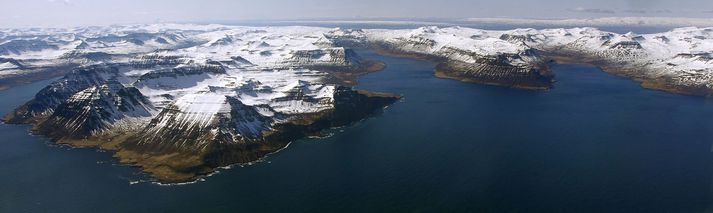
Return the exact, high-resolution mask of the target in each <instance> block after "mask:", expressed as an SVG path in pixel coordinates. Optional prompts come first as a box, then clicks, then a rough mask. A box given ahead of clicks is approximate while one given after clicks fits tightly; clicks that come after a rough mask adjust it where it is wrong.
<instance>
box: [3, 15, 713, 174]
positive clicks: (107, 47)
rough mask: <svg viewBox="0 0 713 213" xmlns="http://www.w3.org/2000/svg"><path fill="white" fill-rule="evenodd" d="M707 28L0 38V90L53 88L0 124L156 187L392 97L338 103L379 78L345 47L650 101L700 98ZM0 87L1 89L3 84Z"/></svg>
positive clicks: (167, 32)
mask: <svg viewBox="0 0 713 213" xmlns="http://www.w3.org/2000/svg"><path fill="white" fill-rule="evenodd" d="M712 33H713V29H712V28H680V29H676V30H673V31H671V32H665V33H657V34H646V35H637V34H633V33H628V34H616V33H610V32H604V31H600V30H597V29H594V28H572V29H546V30H535V29H515V30H507V31H489V30H479V29H472V28H462V27H447V28H439V27H422V28H418V29H405V30H387V29H369V30H358V29H331V28H318V27H237V26H224V25H182V24H157V25H136V26H110V27H85V28H74V29H3V30H0V87H1V86H2V84H4V83H5V82H9V81H12V79H16V80H17V79H20V80H22V81H26V80H32V79H35V78H37V76H43V77H46V76H52V75H63V77H62V78H61V79H59V80H57V81H55V82H53V83H51V84H50V85H48V86H47V87H46V88H44V89H43V90H41V91H40V92H39V93H38V94H37V95H36V96H35V98H34V99H33V100H30V101H29V102H27V103H26V104H25V105H23V106H21V107H19V108H18V109H17V110H16V111H15V112H13V113H10V114H8V115H7V116H6V117H5V119H4V120H5V121H6V122H8V123H31V124H34V125H35V132H37V133H39V134H43V135H47V136H50V137H51V138H53V139H54V140H56V141H58V142H60V143H69V144H73V145H78V146H96V147H101V148H104V149H111V150H115V151H116V153H117V154H116V156H117V157H118V158H119V159H120V160H121V161H122V162H125V163H131V164H135V165H138V166H141V167H142V168H143V169H144V170H145V171H147V172H149V173H150V174H152V175H153V176H155V177H157V178H158V179H160V180H162V181H169V182H176V181H187V180H191V179H194V178H195V177H196V176H197V175H202V174H206V173H209V172H211V171H213V170H214V169H215V168H217V167H221V166H225V165H230V164H233V163H244V162H250V161H254V160H256V159H259V158H260V157H262V156H264V155H266V154H268V153H271V152H274V151H276V150H279V149H281V148H283V147H285V146H286V145H287V144H288V143H289V142H290V141H292V140H295V139H297V138H299V137H302V136H305V135H308V134H315V133H317V132H318V131H320V130H322V129H324V128H329V127H333V126H340V125H346V124H349V123H350V122H353V121H356V120H359V119H362V118H364V117H366V116H368V115H369V114H372V113H374V112H376V111H378V110H379V109H381V108H382V107H384V106H385V105H388V104H390V103H392V102H394V101H395V100H396V99H397V98H398V96H396V95H391V94H381V93H373V92H367V91H356V90H352V89H351V88H350V87H349V86H351V85H353V84H354V78H355V76H357V75H359V74H363V73H366V72H369V71H375V70H378V69H380V68H383V64H381V63H379V62H375V61H370V60H366V59H364V58H361V57H360V56H359V55H357V53H356V52H354V51H352V50H351V49H350V48H355V47H359V48H368V49H371V50H373V51H377V52H380V53H384V54H395V55H401V56H407V57H418V58H424V59H428V60H433V61H435V62H438V65H437V67H436V70H435V74H436V75H437V76H439V77H444V78H453V79H458V80H463V81H469V82H477V83H483V84H493V85H501V86H508V87H517V88H527V89H546V88H550V87H552V86H553V79H554V78H555V76H554V75H553V74H552V73H551V72H550V71H549V69H548V63H549V62H550V61H551V60H559V61H576V62H584V63H592V64H595V65H598V66H601V67H603V68H604V69H605V70H606V71H608V72H612V73H617V74H621V75H624V76H629V77H631V78H634V79H636V80H639V81H642V83H643V85H644V86H646V87H650V88H656V89H664V90H668V91H673V92H680V93H686V94H695V95H711V94H713V89H712V88H713V57H712V56H713V34H712ZM3 80H5V82H3Z"/></svg>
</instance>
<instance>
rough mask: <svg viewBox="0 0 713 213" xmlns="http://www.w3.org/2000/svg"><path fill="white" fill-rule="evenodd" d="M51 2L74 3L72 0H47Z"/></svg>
mask: <svg viewBox="0 0 713 213" xmlns="http://www.w3.org/2000/svg"><path fill="white" fill-rule="evenodd" d="M47 2H49V3H62V4H64V5H72V1H71V0H47Z"/></svg>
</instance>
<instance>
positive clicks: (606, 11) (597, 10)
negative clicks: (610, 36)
mask: <svg viewBox="0 0 713 213" xmlns="http://www.w3.org/2000/svg"><path fill="white" fill-rule="evenodd" d="M569 11H571V12H578V13H600V14H614V13H616V11H614V10H610V9H602V8H584V7H577V8H573V9H569Z"/></svg>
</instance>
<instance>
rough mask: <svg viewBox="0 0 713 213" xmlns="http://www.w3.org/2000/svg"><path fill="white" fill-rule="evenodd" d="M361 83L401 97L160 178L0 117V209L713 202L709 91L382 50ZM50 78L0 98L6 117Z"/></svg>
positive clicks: (410, 208) (517, 207)
mask: <svg viewBox="0 0 713 213" xmlns="http://www.w3.org/2000/svg"><path fill="white" fill-rule="evenodd" d="M360 54H361V55H362V56H363V57H365V58H370V59H379V60H383V61H385V62H386V63H387V65H388V66H387V68H386V69H385V70H383V71H381V72H376V73H372V74H368V75H366V76H363V77H361V78H360V79H359V85H358V86H357V88H359V89H368V90H373V91H381V92H393V93H399V94H402V95H403V96H404V99H403V100H402V101H399V102H398V103H395V104H393V105H391V106H390V107H388V108H387V109H385V110H384V111H383V112H382V113H380V114H379V115H376V116H374V117H371V118H368V119H365V120H363V121H361V122H359V123H357V124H355V125H352V126H349V127H344V128H339V129H333V130H329V133H331V134H332V136H331V137H328V138H323V139H303V140H299V141H296V142H294V143H292V144H291V145H290V146H289V147H288V148H287V149H285V150H283V151H281V152H279V153H276V154H274V155H271V156H269V157H268V158H267V159H265V161H264V162H261V163H256V164H254V165H250V166H244V167H235V168H232V169H228V170H222V171H221V172H220V173H219V174H216V175H214V176H211V177H208V178H206V179H205V181H201V182H197V183H194V184H187V185H173V186H162V185H158V184H155V183H151V182H146V181H145V180H147V178H146V177H145V176H144V175H142V174H141V173H140V172H139V170H138V169H136V168H132V167H128V166H122V165H117V164H116V161H115V160H114V159H113V158H112V157H111V153H108V152H101V151H97V150H94V149H73V148H69V147H65V146H55V145H52V144H51V143H49V142H48V141H47V140H46V139H44V138H43V137H40V136H32V135H30V134H29V129H30V127H29V126H23V125H4V124H3V125H0V212H225V211H227V212H449V211H453V212H702V211H710V210H712V209H713V208H712V205H711V204H713V153H712V152H711V148H712V144H713V100H712V99H705V98H700V97H691V96H683V95H675V94H670V93H666V92H660V91H653V90H645V89H642V88H640V87H639V85H638V84H637V83H635V82H633V81H631V80H628V79H626V78H622V77H617V76H613V75H609V74H606V73H604V72H602V71H601V70H599V69H598V68H596V67H591V66H584V65H571V64H561V65H557V64H555V65H552V68H553V70H554V72H555V74H556V75H557V76H556V79H557V82H556V84H555V87H554V88H553V89H551V90H548V91H526V90H517V89H508V88H501V87H493V86H483V85H476V84H469V83H462V82H458V81H453V80H446V79H439V78H435V77H434V76H433V75H432V69H433V67H434V64H433V63H431V62H427V61H419V60H413V59H404V58H394V57H385V56H379V55H376V54H373V53H370V52H365V51H360ZM48 82H49V81H43V82H37V83H33V84H29V85H24V86H19V87H15V88H11V89H9V90H5V91H1V92H0V113H2V114H5V113H7V112H10V111H11V110H13V109H14V108H15V107H17V106H18V105H20V104H22V103H23V102H25V101H27V100H29V99H31V98H32V96H33V95H34V94H35V92H37V91H38V90H39V89H41V88H42V87H43V86H44V85H46V84H47V83H48Z"/></svg>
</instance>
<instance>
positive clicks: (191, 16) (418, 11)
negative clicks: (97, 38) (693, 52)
mask: <svg viewBox="0 0 713 213" xmlns="http://www.w3.org/2000/svg"><path fill="white" fill-rule="evenodd" d="M614 16H627V17H631V16H657V17H690V18H713V0H588V1H585V0H537V1H535V0H529V1H526V0H500V1H485V0H361V1H355V0H351V1H350V0H301V1H297V0H200V1H199V0H191V1H189V0H0V27H52V26H56V27H67V26H86V25H109V24H129V23H156V22H201V23H206V22H216V23H219V22H226V21H250V20H300V19H332V20H334V19H386V18H411V19H412V18H418V19H428V18H444V19H456V18H545V19H560V18H596V17H614Z"/></svg>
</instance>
